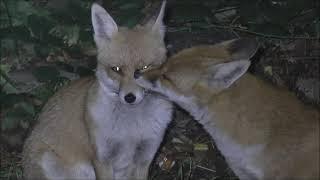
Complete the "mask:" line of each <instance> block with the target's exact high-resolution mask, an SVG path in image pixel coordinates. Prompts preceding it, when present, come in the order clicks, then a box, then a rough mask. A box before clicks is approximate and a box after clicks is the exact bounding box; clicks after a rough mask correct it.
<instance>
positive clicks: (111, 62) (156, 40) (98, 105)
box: [23, 3, 172, 180]
mask: <svg viewBox="0 0 320 180" xmlns="http://www.w3.org/2000/svg"><path fill="white" fill-rule="evenodd" d="M164 7H165V3H163V4H162V7H161V10H160V13H159V16H158V18H156V19H155V20H151V21H150V22H149V23H147V24H146V25H145V26H137V27H135V28H133V29H126V28H122V27H120V28H118V26H117V25H116V23H115V22H114V21H113V19H112V18H111V17H110V15H109V14H108V13H107V12H106V11H105V10H104V9H103V8H102V7H100V6H99V5H97V4H94V5H93V6H92V24H93V29H94V33H95V34H94V39H95V42H96V45H97V49H98V63H97V70H96V77H89V78H83V79H80V80H77V81H75V82H72V83H71V84H70V85H69V86H67V87H65V88H63V89H61V90H60V91H59V92H57V93H56V95H54V96H53V97H52V98H51V99H50V100H49V101H48V103H47V104H46V105H45V107H44V109H43V112H42V113H41V114H40V116H39V124H37V126H36V127H35V128H34V130H33V132H32V133H31V135H30V137H29V138H28V139H27V141H26V143H25V146H24V151H23V167H24V176H25V178H26V179H57V178H62V179H110V180H111V179H121V180H124V179H130V180H135V179H139V180H140V179H147V175H148V174H147V172H148V167H149V164H150V163H151V161H152V159H153V157H154V155H155V153H156V151H157V149H158V147H159V145H160V143H161V141H162V138H163V135H164V132H165V129H166V127H167V125H168V123H169V122H170V120H171V112H172V104H171V103H170V102H169V101H167V100H165V99H164V98H162V96H159V95H157V94H154V93H146V92H145V91H144V89H143V88H141V87H140V86H138V85H137V84H136V82H135V81H134V78H133V77H134V72H135V71H137V70H139V69H146V68H148V67H149V66H159V65H161V64H162V63H163V62H164V60H165V59H166V49H165V46H164V42H163V36H164V29H163V24H162V17H163V13H164Z"/></svg>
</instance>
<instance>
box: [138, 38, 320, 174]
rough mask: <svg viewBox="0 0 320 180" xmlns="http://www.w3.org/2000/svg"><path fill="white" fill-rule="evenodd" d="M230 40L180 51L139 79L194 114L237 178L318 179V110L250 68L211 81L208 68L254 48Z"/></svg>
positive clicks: (251, 51)
mask: <svg viewBox="0 0 320 180" xmlns="http://www.w3.org/2000/svg"><path fill="white" fill-rule="evenodd" d="M232 43H233V41H229V42H227V43H222V44H218V45H215V46H199V47H193V48H190V49H186V50H183V51H181V52H179V53H178V54H177V55H175V56H173V57H172V58H169V60H168V61H167V63H165V64H164V65H163V66H162V67H161V68H159V69H154V70H151V71H147V72H145V73H144V74H143V76H142V77H140V78H138V79H137V82H139V84H140V85H142V86H144V87H146V88H150V89H152V90H154V91H157V92H160V93H162V94H164V95H166V96H168V98H169V99H170V100H173V101H175V102H176V103H177V104H179V105H180V106H182V107H183V108H185V109H186V110H187V111H189V112H190V113H191V114H192V115H194V116H195V118H196V119H197V120H199V122H200V123H202V124H203V126H204V128H205V129H206V130H207V131H208V132H209V133H210V134H211V135H212V137H213V138H214V139H215V140H216V142H218V143H217V144H218V148H219V149H220V147H221V149H220V150H221V152H222V154H224V155H225V157H226V159H227V161H228V163H229V165H230V166H231V168H232V169H233V170H234V171H235V173H236V174H237V175H238V176H239V177H240V178H241V179H319V158H320V157H319V151H320V149H319V118H320V115H319V109H314V108H312V107H309V106H306V105H304V104H302V103H301V102H300V101H298V100H297V98H296V97H295V95H294V94H293V93H291V92H289V91H288V90H286V89H283V88H278V87H274V86H273V85H270V84H269V83H266V82H264V81H263V80H260V79H258V78H257V77H255V76H253V75H251V74H248V73H246V74H245V75H243V76H242V77H241V78H240V79H239V80H237V81H236V82H235V83H234V84H232V85H231V86H230V87H229V88H227V89H221V88H220V87H216V86H210V77H211V76H212V74H214V72H212V71H211V70H210V67H214V66H215V65H217V64H220V63H225V62H230V61H231V60H241V59H242V60H243V58H244V57H245V56H244V55H245V54H248V55H247V59H248V58H249V57H250V56H251V55H250V53H251V54H252V53H253V52H254V50H252V49H250V48H247V50H246V49H242V50H241V51H242V52H240V54H241V53H243V54H242V55H241V56H238V55H239V54H237V52H233V49H232V48H229V46H231V45H232ZM242 46H243V47H247V46H246V44H242ZM245 51H247V52H245ZM226 138H227V139H228V140H227V141H225V139H226ZM226 142H227V143H226ZM225 147H226V148H225ZM233 147H237V148H239V149H238V150H237V149H236V148H235V151H233V152H232V148H233ZM229 151H230V152H231V153H229ZM237 153H239V154H240V153H244V155H245V156H244V157H243V158H239V160H235V159H234V158H233V157H231V156H233V155H235V156H236V154H237ZM240 161H241V162H240ZM238 164H241V165H240V166H239V165H238Z"/></svg>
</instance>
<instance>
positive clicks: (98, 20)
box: [91, 3, 118, 45]
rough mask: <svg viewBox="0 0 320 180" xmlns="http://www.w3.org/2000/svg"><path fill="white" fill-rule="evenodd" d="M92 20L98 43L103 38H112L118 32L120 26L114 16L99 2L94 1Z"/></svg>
mask: <svg viewBox="0 0 320 180" xmlns="http://www.w3.org/2000/svg"><path fill="white" fill-rule="evenodd" d="M91 21H92V26H93V30H94V38H95V41H96V43H97V45H99V44H100V42H99V41H101V40H102V39H110V38H111V37H112V36H113V35H114V34H115V33H117V32H118V26H117V24H116V23H115V22H114V20H113V19H112V17H111V16H110V15H109V14H108V13H107V11H106V10H105V9H104V8H103V7H101V6H100V5H98V4H97V3H93V5H92V7H91Z"/></svg>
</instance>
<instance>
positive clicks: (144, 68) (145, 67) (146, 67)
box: [141, 66, 149, 70]
mask: <svg viewBox="0 0 320 180" xmlns="http://www.w3.org/2000/svg"><path fill="white" fill-rule="evenodd" d="M148 68H149V66H143V67H142V68H141V70H146V69H148Z"/></svg>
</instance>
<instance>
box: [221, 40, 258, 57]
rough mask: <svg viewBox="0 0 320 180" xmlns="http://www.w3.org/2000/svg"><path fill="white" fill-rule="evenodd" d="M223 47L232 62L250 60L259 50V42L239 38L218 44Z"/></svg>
mask: <svg viewBox="0 0 320 180" xmlns="http://www.w3.org/2000/svg"><path fill="white" fill-rule="evenodd" d="M217 46H223V47H224V48H225V49H226V51H227V52H228V53H229V54H230V56H231V59H232V60H241V59H250V58H251V57H252V56H253V55H254V54H255V53H256V52H257V50H258V47H259V45H258V42H257V41H256V40H255V39H252V38H239V39H232V40H228V41H224V42H222V43H219V44H217Z"/></svg>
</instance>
